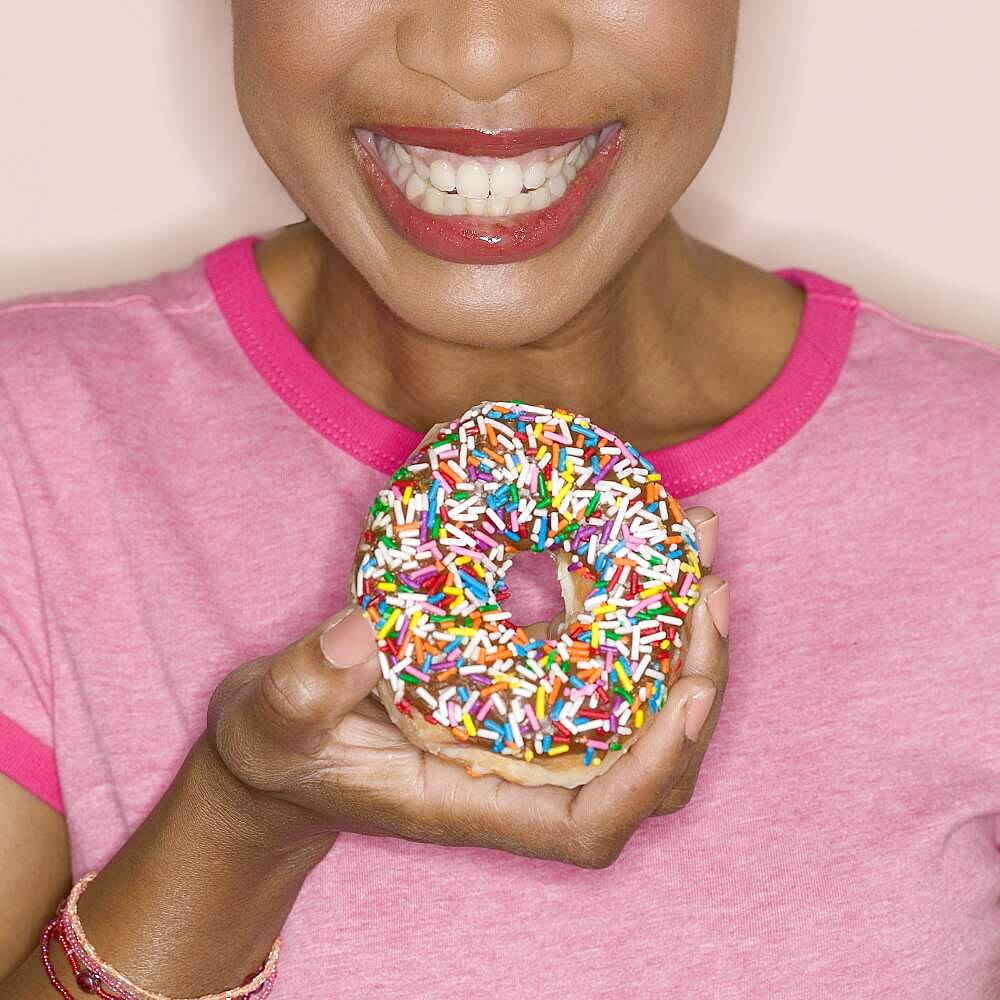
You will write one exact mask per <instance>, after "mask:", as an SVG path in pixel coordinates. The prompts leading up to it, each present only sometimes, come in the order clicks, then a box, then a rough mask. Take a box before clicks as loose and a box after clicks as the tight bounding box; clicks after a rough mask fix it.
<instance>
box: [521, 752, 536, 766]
mask: <svg viewBox="0 0 1000 1000" xmlns="http://www.w3.org/2000/svg"><path fill="white" fill-rule="evenodd" d="M524 759H525V760H526V761H527V762H528V763H529V764H530V763H531V762H532V761H533V760H534V759H535V751H534V750H525V751H524Z"/></svg>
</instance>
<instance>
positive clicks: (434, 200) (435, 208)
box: [421, 187, 444, 215]
mask: <svg viewBox="0 0 1000 1000" xmlns="http://www.w3.org/2000/svg"><path fill="white" fill-rule="evenodd" d="M421 207H422V208H423V210H424V211H425V212H430V213H431V214H433V215H444V195H443V194H442V193H441V192H440V191H438V189H437V188H436V187H429V188H428V189H427V190H426V191H425V192H424V200H423V201H422V202H421Z"/></svg>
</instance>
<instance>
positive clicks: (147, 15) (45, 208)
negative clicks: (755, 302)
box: [0, 0, 1000, 343]
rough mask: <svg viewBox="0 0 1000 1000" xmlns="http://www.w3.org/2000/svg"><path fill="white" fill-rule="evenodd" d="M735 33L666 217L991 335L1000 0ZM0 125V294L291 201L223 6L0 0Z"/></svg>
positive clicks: (264, 218)
mask: <svg viewBox="0 0 1000 1000" xmlns="http://www.w3.org/2000/svg"><path fill="white" fill-rule="evenodd" d="M54 22H58V30H54V27H55V24H54ZM741 30H742V35H741V44H740V48H739V52H738V55H737V72H736V80H735V85H734V96H733V105H732V108H731V111H730V115H729V119H728V121H727V123H726V127H725V130H724V132H723V135H722V139H721V141H720V144H719V146H718V148H717V149H716V151H715V152H714V153H713V155H712V157H711V159H710V160H709V163H708V164H707V165H706V167H705V169H704V170H703V172H702V174H701V175H700V176H699V178H698V179H697V181H696V182H695V183H694V184H693V185H692V187H691V189H690V190H689V191H688V193H687V194H686V195H685V197H684V198H683V199H682V202H681V205H680V207H679V209H678V216H679V217H680V218H681V220H682V221H683V223H684V224H685V225H686V226H687V227H688V228H689V229H690V230H691V231H692V232H694V233H695V234H697V235H698V236H701V237H702V238H704V239H707V240H709V241H710V242H713V243H715V244H717V245H719V246H722V247H724V248H725V249H727V250H729V251H731V252H733V253H736V254H738V255H739V256H742V257H745V258H747V259H749V260H753V261H755V262H757V263H758V264H760V265H762V266H765V267H770V268H777V267H805V268H812V269H815V270H817V271H819V272H820V273H824V274H827V275H828V276H830V277H832V278H835V279H836V280H839V281H843V282H845V283H847V284H849V285H851V286H852V287H854V288H855V289H856V290H857V291H858V292H859V293H860V294H862V295H864V296H867V297H869V298H871V299H874V300H876V301H878V302H880V303H882V304H884V305H885V306H888V307H890V308H893V309H894V310H896V311H897V312H898V313H899V314H900V315H902V316H904V317H905V318H908V319H911V320H915V321H918V322H922V323H927V324H930V325H936V326H939V327H946V328H950V329H953V330H958V331H961V332H963V333H966V334H970V335H973V336H976V337H979V338H982V339H985V340H991V341H993V342H995V343H1000V322H998V317H1000V286H998V283H997V281H996V274H995V262H996V259H997V253H996V245H995V234H996V233H997V232H998V231H1000V198H998V197H997V193H996V178H997V177H1000V137H998V135H997V133H996V129H991V128H990V127H989V126H988V122H989V121H990V119H991V117H992V115H993V113H994V112H995V108H994V107H993V106H992V98H991V96H990V95H991V94H993V95H995V94H996V93H997V92H998V91H1000V60H998V59H997V58H996V45H997V39H998V38H1000V6H997V5H994V4H987V3H984V2H982V0H954V2H953V3H950V4H929V3H927V4H913V3H911V2H907V0H881V2H880V3H878V4H872V3H870V2H869V0H843V2H841V3H837V4H831V3H822V2H820V0H799V2H796V3H794V4H791V3H774V2H767V0H748V2H746V3H744V5H743V24H742V29H741ZM0 121H2V122H3V127H4V130H5V141H4V146H3V153H2V159H0V164H2V167H0V177H2V181H3V183H2V184H0V236H2V239H0V299H4V298H11V297H14V296H15V295H19V294H22V293H28V292H33V291H50V290H59V289H71V288H79V287H86V286H91V285H99V284H104V283H110V282H112V281H121V280H127V279H131V278H134V277H142V276H146V275H149V274H152V273H155V272H156V271H158V270H159V269H161V268H166V267H175V266H179V265H182V264H184V263H187V262H188V261H190V260H191V259H193V257H194V256H195V255H196V254H198V253H200V252H202V251H204V250H207V249H210V248H211V247H213V246H217V245H219V244H220V243H222V242H224V241H225V240H227V239H229V238H232V237H235V236H238V235H241V234H243V233H247V232H251V231H266V230H267V229H270V228H273V227H277V226H280V225H283V224H285V223H287V222H291V221H294V220H297V219H299V218H300V217H301V213H299V212H298V210H297V209H296V208H295V206H294V205H292V204H291V203H290V202H289V200H288V198H287V196H286V195H285V194H284V192H283V191H282V189H281V188H280V187H279V185H278V184H277V182H276V181H275V180H274V178H273V177H272V176H271V174H270V172H269V170H268V169H267V167H266V166H265V165H264V164H263V162H262V161H261V160H260V159H259V157H258V156H257V153H256V151H255V150H254V149H253V146H252V145H251V143H250V141H249V139H248V138H247V137H246V135H245V133H244V131H243V126H242V123H241V122H240V120H239V116H238V114H237V111H236V107H235V101H234V99H233V96H232V84H231V78H230V56H229V32H228V9H227V6H226V4H224V3H223V2H222V0H210V2H202V3H177V2H176V0H143V2H142V3H132V2H128V0H88V2H87V3H85V4H69V3H63V4H51V3H39V4H11V5H9V9H8V10H6V11H5V15H4V30H3V31H2V32H0Z"/></svg>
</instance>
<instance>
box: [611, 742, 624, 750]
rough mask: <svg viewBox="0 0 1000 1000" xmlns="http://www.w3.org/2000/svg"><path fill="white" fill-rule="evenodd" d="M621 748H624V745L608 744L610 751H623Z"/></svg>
mask: <svg viewBox="0 0 1000 1000" xmlns="http://www.w3.org/2000/svg"><path fill="white" fill-rule="evenodd" d="M621 748H622V745H621V744H620V743H609V744H608V749H609V750H621Z"/></svg>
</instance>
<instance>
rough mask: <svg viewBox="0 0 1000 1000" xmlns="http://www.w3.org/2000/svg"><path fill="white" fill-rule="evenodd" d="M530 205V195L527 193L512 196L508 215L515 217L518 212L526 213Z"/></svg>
mask: <svg viewBox="0 0 1000 1000" xmlns="http://www.w3.org/2000/svg"><path fill="white" fill-rule="evenodd" d="M530 205H531V195H530V194H529V193H528V192H522V193H521V194H516V195H514V197H513V198H511V199H510V214H511V215H517V213H518V212H527V211H528V208H529V206H530Z"/></svg>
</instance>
